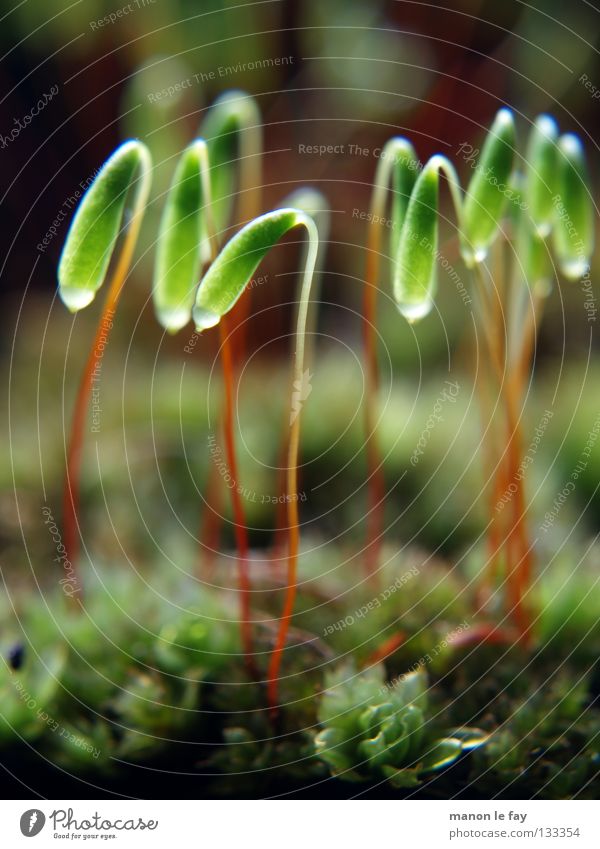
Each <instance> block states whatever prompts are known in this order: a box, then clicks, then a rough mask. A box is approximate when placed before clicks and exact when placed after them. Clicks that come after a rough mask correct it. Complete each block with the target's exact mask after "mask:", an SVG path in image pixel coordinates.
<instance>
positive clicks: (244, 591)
mask: <svg viewBox="0 0 600 849" xmlns="http://www.w3.org/2000/svg"><path fill="white" fill-rule="evenodd" d="M219 331H220V341H221V363H222V366H223V383H224V390H225V396H224V409H223V434H224V437H225V451H226V456H227V463H228V465H229V470H230V472H231V477H232V478H233V482H234V486H233V487H232V488H231V505H232V508H233V520H234V526H235V538H236V545H237V554H238V584H239V592H240V630H241V635H242V647H243V651H244V659H245V662H246V666H247V667H248V669H249V670H250V671H251V672H252V673H253V674H254V673H255V667H254V660H253V656H252V623H251V619H250V591H251V590H250V575H249V570H248V530H247V527H246V517H245V514H244V507H243V505H242V497H241V494H240V491H239V478H238V466H237V455H236V450H235V431H234V409H235V407H234V389H235V384H234V368H233V355H232V350H231V347H232V346H231V339H230V336H231V334H230V326H229V320H228V316H226V315H225V316H223V317H222V318H221V321H220V322H219Z"/></svg>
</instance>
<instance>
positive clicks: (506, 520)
mask: <svg viewBox="0 0 600 849" xmlns="http://www.w3.org/2000/svg"><path fill="white" fill-rule="evenodd" d="M516 145H517V140H516V131H515V122H514V117H513V114H512V112H511V111H510V110H509V109H506V108H503V109H501V110H500V111H499V112H498V114H497V116H496V118H495V120H494V122H493V124H492V126H491V128H490V130H489V132H488V134H487V137H486V139H485V142H484V144H483V146H482V149H481V152H480V153H479V155H478V156H477V157H476V158H473V156H472V155H471V151H472V148H471V146H466V145H463V146H461V149H463V150H464V148H465V147H468V148H469V149H470V150H469V156H468V157H466V156H465V158H467V159H468V160H469V164H470V165H471V167H472V168H473V173H472V176H471V178H470V180H469V183H468V185H467V187H466V190H465V191H464V193H463V191H462V190H461V187H460V183H459V178H458V175H457V172H456V170H455V168H454V166H453V165H452V164H451V163H450V161H449V160H448V159H447V158H446V157H445V156H440V155H436V156H433V157H432V158H431V159H429V160H428V161H427V162H426V163H425V164H424V165H421V164H420V163H419V161H418V158H417V155H416V152H415V150H414V148H413V146H412V145H411V143H410V142H409V141H408V140H407V139H404V138H399V137H398V138H393V139H391V140H390V141H389V142H388V143H387V145H386V146H385V148H384V149H383V153H382V157H381V161H380V164H379V167H378V170H377V173H376V176H375V187H374V190H373V195H372V201H371V210H370V215H369V221H370V226H369V236H368V253H367V266H366V273H365V293H364V317H365V322H364V333H365V358H366V369H365V371H366V375H367V391H366V393H365V405H364V411H365V427H366V440H367V458H368V465H369V474H368V479H369V491H370V498H369V513H368V515H369V523H368V527H367V534H368V536H367V543H366V550H367V555H368V556H367V568H368V571H369V573H370V574H372V573H374V572H375V571H376V570H377V567H378V562H379V557H378V550H379V547H380V545H381V539H382V528H383V507H384V502H385V487H384V482H383V473H382V464H381V462H380V460H379V454H378V451H377V443H376V433H375V427H374V415H375V410H376V406H377V377H378V375H377V371H378V369H377V356H376V343H375V326H376V299H377V291H378V277H379V261H380V256H381V226H380V225H379V224H378V222H381V221H382V220H383V218H384V212H385V203H386V198H387V195H388V193H391V213H390V217H391V221H392V228H391V231H390V244H389V254H390V256H391V259H392V278H393V280H392V284H393V295H394V299H395V301H396V304H397V307H398V309H399V311H400V313H401V314H402V315H403V316H404V317H405V318H406V319H407V320H408V321H409V322H411V323H413V322H415V321H418V320H420V319H422V318H423V317H424V316H426V315H427V314H428V313H429V312H430V310H431V308H432V306H433V302H434V300H433V299H434V295H435V291H436V268H437V265H438V259H439V257H440V256H441V253H440V250H439V246H438V229H439V227H438V194H439V176H440V174H443V175H444V177H445V178H446V181H447V183H448V186H449V190H450V195H451V198H452V203H453V208H454V213H455V218H456V239H457V241H458V246H459V250H460V254H461V256H462V259H463V262H464V265H465V266H466V268H467V270H468V272H469V274H470V276H471V277H472V286H471V292H472V295H473V301H474V303H475V318H476V322H477V328H478V331H477V344H478V348H477V350H476V351H475V356H474V360H475V361H476V364H477V369H476V375H475V378H476V384H477V390H478V397H479V402H480V405H481V408H482V419H483V421H484V423H486V426H485V432H484V442H485V445H486V447H487V455H488V459H487V461H486V462H487V469H486V470H485V479H486V480H488V481H490V482H491V486H490V487H489V490H490V494H489V499H490V501H489V505H490V506H489V517H488V518H489V521H488V546H489V554H488V562H487V564H486V568H485V570H483V571H484V573H485V574H484V575H483V577H482V582H481V593H480V603H481V606H482V608H483V607H484V606H485V603H486V601H487V599H488V598H489V596H490V594H491V593H492V592H493V591H495V590H496V589H497V585H498V584H499V583H500V582H501V585H502V587H506V607H507V610H508V613H509V615H510V616H511V617H512V618H513V619H514V622H515V625H516V627H517V629H518V632H519V635H520V637H521V638H522V639H523V640H524V641H525V642H527V641H529V640H530V639H531V638H532V634H531V629H532V616H531V611H530V610H528V604H529V602H528V599H527V596H528V593H529V592H530V589H531V584H532V580H533V578H534V562H533V561H534V553H533V547H532V542H531V540H530V539H529V536H528V532H527V527H526V513H527V500H526V497H525V491H524V483H523V481H524V474H523V472H522V468H521V463H522V461H523V445H522V424H521V422H522V416H523V407H524V403H525V395H526V390H527V386H528V380H529V377H530V368H531V360H532V355H533V352H534V350H535V339H536V333H537V331H538V328H539V325H540V321H541V318H542V312H543V308H544V303H545V301H546V300H547V298H548V296H549V295H550V293H551V291H552V284H553V281H554V280H555V278H556V276H557V273H558V272H560V273H561V274H562V275H563V276H564V277H565V278H566V279H567V280H569V281H577V280H581V279H582V278H585V277H586V276H587V275H589V271H590V257H591V254H592V251H593V247H594V206H593V201H592V197H591V194H590V184H589V179H588V174H587V167H586V163H585V157H584V152H583V148H582V145H581V142H580V140H579V138H578V137H577V136H575V135H573V134H572V133H566V134H564V135H560V134H559V130H558V127H557V124H556V122H555V121H554V119H553V118H551V117H550V116H548V115H541V116H539V117H538V118H537V120H536V121H535V122H534V124H533V126H532V128H531V131H530V134H529V140H528V144H527V147H526V150H525V152H524V154H520V153H519V152H518V150H517V146H516ZM390 184H391V185H390ZM479 345H481V346H482V351H481V352H480V351H479ZM479 353H481V354H482V356H477V355H478V354H479ZM505 493H509V495H510V498H509V499H508V500H509V502H510V503H509V507H508V509H505V510H497V509H496V507H497V505H498V503H499V502H500V500H501V499H502V496H503V495H504V494H505ZM503 506H504V505H503Z"/></svg>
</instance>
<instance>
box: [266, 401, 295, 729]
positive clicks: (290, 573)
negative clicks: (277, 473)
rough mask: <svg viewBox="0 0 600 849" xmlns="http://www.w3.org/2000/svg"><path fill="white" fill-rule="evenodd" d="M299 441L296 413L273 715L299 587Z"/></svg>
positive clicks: (272, 677)
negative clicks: (284, 581)
mask: <svg viewBox="0 0 600 849" xmlns="http://www.w3.org/2000/svg"><path fill="white" fill-rule="evenodd" d="M299 442H300V416H297V417H296V418H295V419H294V421H293V423H292V425H291V428H290V441H289V445H288V473H287V495H288V496H290V499H289V501H288V502H287V516H288V526H289V527H288V567H287V587H286V594H285V602H284V605H283V613H282V615H281V619H280V620H279V629H278V632H277V638H276V641H275V648H274V649H273V653H272V654H271V659H270V661H269V670H268V681H267V697H268V702H269V708H270V711H271V714H272V716H276V715H277V710H278V704H277V702H278V692H279V671H280V669H281V661H282V659H283V650H284V647H285V643H286V640H287V635H288V631H289V629H290V623H291V621H292V614H293V612H294V602H295V600H296V590H297V583H298V549H299V545H300V529H299V516H298V500H297V498H294V495H296V494H297V489H298V466H297V462H298V445H299Z"/></svg>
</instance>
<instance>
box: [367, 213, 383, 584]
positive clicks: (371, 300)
mask: <svg viewBox="0 0 600 849" xmlns="http://www.w3.org/2000/svg"><path fill="white" fill-rule="evenodd" d="M380 242H381V238H380V232H379V227H378V226H376V225H375V226H374V225H371V227H370V229H369V244H368V247H367V265H366V269H365V286H364V296H363V328H364V330H363V341H364V356H365V403H364V426H365V439H366V453H367V539H366V547H365V558H366V560H365V563H366V572H367V575H368V576H369V577H370V578H375V576H376V574H377V569H378V566H379V558H380V551H381V538H382V534H383V511H384V506H385V504H384V500H385V480H384V477H383V468H382V465H381V460H380V454H379V447H378V443H377V434H376V418H375V411H376V409H377V390H378V386H379V372H378V367H377V341H376V336H375V326H376V321H377V292H378V290H377V277H378V272H379V250H380Z"/></svg>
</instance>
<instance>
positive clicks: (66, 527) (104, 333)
mask: <svg viewBox="0 0 600 849" xmlns="http://www.w3.org/2000/svg"><path fill="white" fill-rule="evenodd" d="M136 235H137V234H136ZM134 241H135V239H132V238H131V237H128V240H127V242H126V244H125V246H124V247H123V251H122V253H121V257H120V260H119V263H118V265H117V268H116V270H115V274H114V277H113V280H112V282H111V284H110V288H109V290H108V294H107V296H106V300H105V302H104V307H103V309H102V314H101V316H100V320H99V322H98V326H97V327H96V333H95V335H94V340H93V342H92V346H91V348H90V352H89V354H88V358H87V360H86V363H85V367H84V370H83V375H82V377H81V381H80V383H79V388H78V390H77V396H76V398H75V407H74V410H73V418H72V420H71V432H70V435H69V442H68V448H67V459H66V469H65V482H64V488H63V531H64V539H65V549H66V552H67V558H68V559H69V561H70V563H71V566H72V568H73V571H74V572H75V575H76V576H77V582H78V584H79V586H80V592H79V596H80V598H81V597H82V588H81V578H80V576H79V573H78V569H77V560H78V558H79V531H80V528H79V519H78V516H79V506H80V482H81V459H82V450H83V440H84V428H85V424H86V418H87V410H88V406H89V400H90V395H91V392H92V386H93V384H94V380H95V377H94V375H95V372H96V368H97V365H98V363H99V361H100V360H101V359H102V356H103V352H104V348H105V347H106V344H107V343H108V339H109V336H110V331H111V328H112V326H113V319H114V316H115V313H116V310H117V304H118V302H119V298H120V296H121V291H122V288H123V283H124V280H125V277H126V274H127V269H128V268H129V263H130V260H131V252H132V251H133V242H134ZM101 342H102V343H104V344H103V348H102V350H100V344H101Z"/></svg>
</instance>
